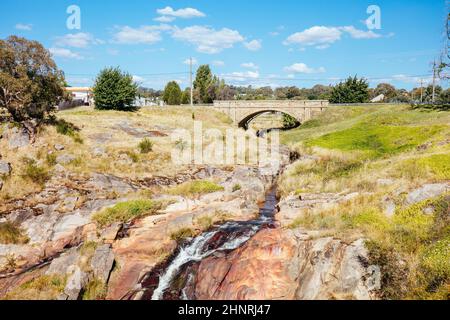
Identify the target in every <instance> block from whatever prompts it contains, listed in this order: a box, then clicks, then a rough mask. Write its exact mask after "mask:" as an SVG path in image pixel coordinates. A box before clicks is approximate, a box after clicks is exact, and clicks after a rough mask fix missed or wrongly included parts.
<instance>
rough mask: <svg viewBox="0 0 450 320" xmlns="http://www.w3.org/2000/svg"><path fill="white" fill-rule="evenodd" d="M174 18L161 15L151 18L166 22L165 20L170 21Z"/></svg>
mask: <svg viewBox="0 0 450 320" xmlns="http://www.w3.org/2000/svg"><path fill="white" fill-rule="evenodd" d="M175 19H176V18H175V17H168V16H161V17H157V18H155V19H153V20H155V21H158V22H163V23H166V22H172V21H173V20H175Z"/></svg>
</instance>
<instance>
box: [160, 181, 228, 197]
mask: <svg viewBox="0 0 450 320" xmlns="http://www.w3.org/2000/svg"><path fill="white" fill-rule="evenodd" d="M223 190H224V188H223V187H222V186H220V185H218V184H216V183H214V182H211V181H208V180H196V181H189V182H185V183H183V184H180V185H178V186H175V187H173V188H171V189H169V190H168V193H169V194H172V195H181V196H198V195H202V194H207V193H213V192H217V191H223Z"/></svg>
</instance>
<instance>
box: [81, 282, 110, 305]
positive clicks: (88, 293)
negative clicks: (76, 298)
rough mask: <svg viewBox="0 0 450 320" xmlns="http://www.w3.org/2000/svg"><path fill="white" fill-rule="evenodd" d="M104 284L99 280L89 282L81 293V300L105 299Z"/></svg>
mask: <svg viewBox="0 0 450 320" xmlns="http://www.w3.org/2000/svg"><path fill="white" fill-rule="evenodd" d="M106 293H107V291H106V284H105V283H104V282H103V281H101V280H100V279H93V280H91V281H89V283H88V284H87V285H86V287H85V288H84V290H83V293H82V299H83V300H102V299H105V298H106Z"/></svg>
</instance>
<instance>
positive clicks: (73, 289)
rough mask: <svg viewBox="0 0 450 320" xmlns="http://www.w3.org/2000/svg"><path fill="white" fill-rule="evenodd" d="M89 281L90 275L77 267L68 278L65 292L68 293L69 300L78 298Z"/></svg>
mask: <svg viewBox="0 0 450 320" xmlns="http://www.w3.org/2000/svg"><path fill="white" fill-rule="evenodd" d="M88 281H89V277H88V275H87V274H86V273H85V272H83V271H81V269H80V268H79V267H76V269H75V272H74V273H73V274H72V275H71V276H70V277H69V278H68V279H67V284H66V287H65V288H64V294H66V295H67V300H78V298H79V297H80V293H81V291H82V290H83V288H84V287H85V286H86V285H87V283H88Z"/></svg>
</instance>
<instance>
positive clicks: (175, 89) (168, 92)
mask: <svg viewBox="0 0 450 320" xmlns="http://www.w3.org/2000/svg"><path fill="white" fill-rule="evenodd" d="M181 96H182V92H181V89H180V86H179V85H178V83H176V82H175V81H170V82H169V83H168V84H167V85H166V87H165V88H164V93H163V100H164V102H165V103H167V104H168V105H172V106H175V105H179V104H181V98H182V97H181Z"/></svg>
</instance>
